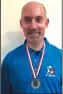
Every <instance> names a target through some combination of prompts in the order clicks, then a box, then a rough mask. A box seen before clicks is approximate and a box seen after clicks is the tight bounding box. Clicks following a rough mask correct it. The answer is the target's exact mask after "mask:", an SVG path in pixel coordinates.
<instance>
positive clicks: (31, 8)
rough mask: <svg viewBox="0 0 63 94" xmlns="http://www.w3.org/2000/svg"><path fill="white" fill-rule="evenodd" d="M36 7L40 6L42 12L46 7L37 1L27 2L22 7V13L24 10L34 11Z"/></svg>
mask: <svg viewBox="0 0 63 94" xmlns="http://www.w3.org/2000/svg"><path fill="white" fill-rule="evenodd" d="M36 8H40V9H41V11H44V13H45V14H46V9H45V7H44V6H43V4H41V3H38V2H29V3H27V4H25V5H24V7H23V8H22V15H23V13H24V12H28V13H29V11H30V12H32V11H34V10H35V9H36Z"/></svg>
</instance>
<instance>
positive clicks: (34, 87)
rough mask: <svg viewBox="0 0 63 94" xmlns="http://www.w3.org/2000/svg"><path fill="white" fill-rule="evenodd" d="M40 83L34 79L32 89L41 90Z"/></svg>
mask: <svg viewBox="0 0 63 94" xmlns="http://www.w3.org/2000/svg"><path fill="white" fill-rule="evenodd" d="M40 84H41V83H40V81H39V80H38V79H33V80H32V82H31V87H32V88H33V89H38V88H40Z"/></svg>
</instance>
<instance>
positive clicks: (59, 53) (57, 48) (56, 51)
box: [50, 44, 62, 56]
mask: <svg viewBox="0 0 63 94" xmlns="http://www.w3.org/2000/svg"><path fill="white" fill-rule="evenodd" d="M50 46H51V50H52V51H53V52H54V53H57V54H58V55H59V56H62V49H60V48H59V47H57V46H55V45H53V44H50Z"/></svg>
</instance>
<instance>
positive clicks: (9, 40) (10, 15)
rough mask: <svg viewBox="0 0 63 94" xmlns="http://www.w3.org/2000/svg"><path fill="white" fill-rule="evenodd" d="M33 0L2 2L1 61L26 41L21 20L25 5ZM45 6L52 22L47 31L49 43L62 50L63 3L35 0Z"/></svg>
mask: <svg viewBox="0 0 63 94" xmlns="http://www.w3.org/2000/svg"><path fill="white" fill-rule="evenodd" d="M28 1H32V0H23V1H22V0H2V1H1V60H3V58H4V57H5V55H6V54H7V53H8V52H9V51H11V50H12V49H14V48H16V47H17V46H19V45H20V44H22V43H23V41H24V35H23V32H22V30H21V28H20V24H19V20H20V16H21V9H22V7H23V5H24V4H25V3H26V2H28ZM35 1H38V2H41V3H43V4H44V6H45V7H46V10H47V15H48V18H49V20H50V23H49V27H48V29H47V30H46V35H45V36H46V37H47V38H48V40H49V42H50V43H52V44H54V45H56V46H57V47H59V48H62V27H61V26H62V22H61V21H62V17H61V16H62V12H61V11H62V9H61V8H62V6H61V5H62V4H61V3H62V2H61V0H35Z"/></svg>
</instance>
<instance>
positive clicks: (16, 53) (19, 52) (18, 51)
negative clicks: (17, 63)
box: [3, 44, 25, 62]
mask: <svg viewBox="0 0 63 94" xmlns="http://www.w3.org/2000/svg"><path fill="white" fill-rule="evenodd" d="M24 54H25V45H24V44H22V45H20V46H18V47H16V48H15V49H13V50H12V51H10V52H8V54H7V55H6V56H5V58H4V60H3V62H5V61H7V62H9V61H10V62H11V61H12V60H16V59H19V58H20V57H22V56H23V55H24Z"/></svg>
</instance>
